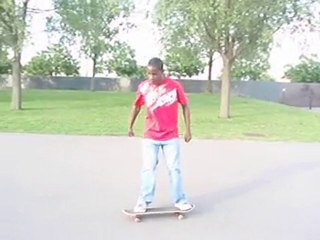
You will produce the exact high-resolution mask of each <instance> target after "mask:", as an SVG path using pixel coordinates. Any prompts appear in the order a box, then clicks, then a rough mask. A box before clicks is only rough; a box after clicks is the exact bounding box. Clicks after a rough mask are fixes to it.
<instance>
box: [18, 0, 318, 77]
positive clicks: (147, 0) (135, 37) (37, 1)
mask: <svg viewBox="0 0 320 240" xmlns="http://www.w3.org/2000/svg"><path fill="white" fill-rule="evenodd" d="M134 1H135V5H136V9H135V11H134V13H133V15H132V17H131V21H132V22H133V23H134V24H135V25H136V28H134V29H132V30H130V32H129V33H126V34H122V35H121V40H123V41H125V42H127V43H128V44H129V45H130V46H131V47H132V48H134V50H135V53H136V60H137V62H138V64H141V65H146V63H147V62H148V60H149V59H150V58H152V57H156V56H160V57H161V44H160V41H159V34H158V33H157V29H156V27H155V26H154V25H153V24H152V23H151V19H150V18H147V19H146V18H145V11H144V10H145V9H146V8H147V9H148V10H152V9H153V6H154V4H155V3H156V1H157V0H134ZM30 7H32V8H36V9H42V10H47V9H53V7H52V3H51V0H30ZM48 13H50V12H42V13H38V14H34V15H33V17H32V20H31V23H30V27H29V31H30V33H31V34H30V37H29V38H28V39H27V41H26V42H25V48H24V49H23V55H22V63H26V62H28V61H29V60H30V59H31V58H32V57H33V56H35V55H36V54H37V53H38V52H40V51H41V50H44V49H46V47H47V46H48V45H50V44H52V43H54V40H52V39H49V37H48V35H47V33H46V32H45V31H44V30H45V25H46V19H45V17H46V15H47V14H48ZM305 38H307V40H308V45H307V46H304V47H302V46H301V45H300V43H301V41H302V39H305ZM319 42H320V33H319V32H314V33H308V35H307V36H304V35H302V34H295V35H291V34H289V33H288V32H285V31H284V32H279V33H277V34H276V35H275V36H274V47H273V49H272V51H271V55H270V59H269V61H270V64H271V69H270V71H269V74H270V75H271V76H272V77H273V78H275V79H276V80H277V81H281V78H282V76H283V73H284V71H285V69H286V65H289V64H297V63H298V62H299V57H300V56H301V54H305V55H307V56H308V55H311V54H318V56H320V44H319ZM72 50H73V51H72V52H73V53H74V54H77V52H78V48H76V47H75V48H74V49H72ZM77 57H78V56H77ZM80 63H81V69H80V73H81V75H83V76H90V75H91V68H92V67H91V65H92V63H91V61H90V60H88V59H85V58H84V57H81V58H80ZM221 67H222V62H221V60H220V59H219V58H218V59H217V60H216V61H215V62H214V67H213V77H215V78H217V77H218V76H219V74H220V72H221ZM206 77H207V73H206V72H205V73H204V74H201V75H199V76H197V77H196V78H198V79H206Z"/></svg>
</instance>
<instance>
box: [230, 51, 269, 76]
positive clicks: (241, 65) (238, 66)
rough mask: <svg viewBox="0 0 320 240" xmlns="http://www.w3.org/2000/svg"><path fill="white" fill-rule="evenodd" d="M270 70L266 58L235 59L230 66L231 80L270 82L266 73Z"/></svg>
mask: <svg viewBox="0 0 320 240" xmlns="http://www.w3.org/2000/svg"><path fill="white" fill-rule="evenodd" d="M269 68H270V65H269V62H268V59H267V58H264V59H263V58H259V56H257V58H255V59H249V60H248V59H244V58H243V59H237V60H236V61H235V63H234V64H233V66H232V70H231V72H232V80H240V81H248V80H251V81H258V80H259V81H261V80H263V81H272V78H271V77H270V76H269V75H268V73H267V71H268V69H269Z"/></svg>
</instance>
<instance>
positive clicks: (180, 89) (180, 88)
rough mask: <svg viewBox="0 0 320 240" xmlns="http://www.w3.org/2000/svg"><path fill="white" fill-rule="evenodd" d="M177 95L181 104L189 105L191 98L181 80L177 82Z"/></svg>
mask: <svg viewBox="0 0 320 240" xmlns="http://www.w3.org/2000/svg"><path fill="white" fill-rule="evenodd" d="M177 97H178V102H179V103H180V104H181V105H187V104H188V102H189V100H188V97H187V95H186V93H185V91H184V89H183V86H182V84H181V83H180V82H177Z"/></svg>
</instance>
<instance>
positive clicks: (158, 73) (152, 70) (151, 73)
mask: <svg viewBox="0 0 320 240" xmlns="http://www.w3.org/2000/svg"><path fill="white" fill-rule="evenodd" d="M147 73H148V78H149V80H151V81H152V82H154V83H161V82H162V81H163V80H164V72H163V62H162V61H161V59H159V58H152V59H150V61H149V62H148V66H147Z"/></svg>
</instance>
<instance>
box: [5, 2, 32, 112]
mask: <svg viewBox="0 0 320 240" xmlns="http://www.w3.org/2000/svg"><path fill="white" fill-rule="evenodd" d="M29 1H30V0H23V1H16V0H1V2H0V31H1V42H3V43H4V44H5V45H6V46H8V47H9V48H10V49H11V50H12V51H13V61H12V100H11V108H12V109H14V110H20V109H21V108H22V98H21V54H22V48H23V42H24V40H25V37H26V25H27V13H28V5H29Z"/></svg>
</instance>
